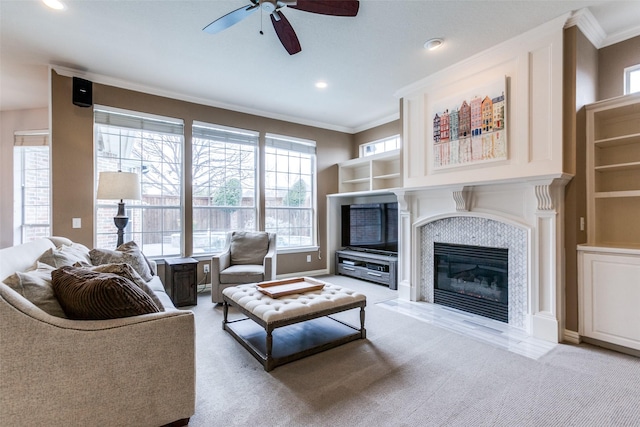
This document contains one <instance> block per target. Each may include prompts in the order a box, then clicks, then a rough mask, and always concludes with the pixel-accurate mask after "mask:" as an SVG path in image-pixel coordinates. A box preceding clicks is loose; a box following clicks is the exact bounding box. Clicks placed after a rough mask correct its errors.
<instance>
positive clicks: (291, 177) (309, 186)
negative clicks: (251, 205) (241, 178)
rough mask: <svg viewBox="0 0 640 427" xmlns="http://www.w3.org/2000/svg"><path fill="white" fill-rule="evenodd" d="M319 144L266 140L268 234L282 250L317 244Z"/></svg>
mask: <svg viewBox="0 0 640 427" xmlns="http://www.w3.org/2000/svg"><path fill="white" fill-rule="evenodd" d="M315 176H316V144H315V142H314V141H307V140H300V139H294V138H289V137H283V136H276V135H269V134H267V135H266V138H265V185H264V191H265V200H264V203H265V231H269V232H275V233H277V235H278V247H279V248H285V250H286V248H299V247H309V246H315V245H316V223H317V219H316V214H315V207H316V181H315Z"/></svg>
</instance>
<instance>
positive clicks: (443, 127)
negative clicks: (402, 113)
mask: <svg viewBox="0 0 640 427" xmlns="http://www.w3.org/2000/svg"><path fill="white" fill-rule="evenodd" d="M506 81H507V80H506V77H505V78H501V79H499V80H496V82H495V83H493V84H489V85H487V86H485V87H482V88H478V89H476V90H474V92H473V94H470V95H468V96H461V97H459V98H454V99H451V100H450V101H445V102H439V103H437V104H435V105H434V109H433V110H434V111H435V113H434V115H433V135H432V138H433V166H434V168H435V169H442V168H450V167H457V166H464V165H468V164H472V163H484V162H494V161H500V160H506V159H507V96H506V86H507V85H506Z"/></svg>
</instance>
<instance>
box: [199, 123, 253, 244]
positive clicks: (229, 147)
mask: <svg viewBox="0 0 640 427" xmlns="http://www.w3.org/2000/svg"><path fill="white" fill-rule="evenodd" d="M192 147H193V168H192V177H193V178H192V182H193V253H194V254H195V253H212V252H217V251H220V250H222V249H223V247H224V244H225V238H226V233H227V231H228V230H256V229H257V221H256V218H257V214H256V209H257V208H256V199H257V197H256V191H257V186H256V170H257V168H258V164H257V158H258V156H257V150H258V133H257V132H251V131H246V130H239V129H232V128H227V127H222V126H216V125H210V124H206V123H198V122H196V123H194V124H193V144H192Z"/></svg>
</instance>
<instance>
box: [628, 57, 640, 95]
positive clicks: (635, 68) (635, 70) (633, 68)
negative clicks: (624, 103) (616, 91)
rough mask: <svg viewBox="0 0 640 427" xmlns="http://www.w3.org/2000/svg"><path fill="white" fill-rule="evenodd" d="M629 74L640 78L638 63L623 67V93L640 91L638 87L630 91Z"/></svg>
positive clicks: (639, 65)
mask: <svg viewBox="0 0 640 427" xmlns="http://www.w3.org/2000/svg"><path fill="white" fill-rule="evenodd" d="M631 75H633V76H637V77H636V78H637V79H639V80H640V64H637V65H632V66H631V67H626V68H625V69H624V94H625V95H628V94H631V93H636V92H640V88H637V89H636V90H635V91H633V92H631Z"/></svg>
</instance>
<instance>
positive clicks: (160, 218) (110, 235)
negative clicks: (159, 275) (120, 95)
mask: <svg viewBox="0 0 640 427" xmlns="http://www.w3.org/2000/svg"><path fill="white" fill-rule="evenodd" d="M94 132H95V136H94V137H95V140H94V144H95V153H96V168H95V169H96V177H95V180H96V181H95V182H96V188H97V181H98V177H99V173H100V172H102V171H118V170H120V171H123V172H135V173H137V174H138V175H139V176H140V181H141V189H142V200H125V206H126V215H127V216H128V217H129V223H128V225H127V227H126V228H125V237H124V241H125V242H127V241H130V240H134V241H135V242H136V243H137V244H138V246H140V247H141V248H142V250H143V251H144V253H145V255H148V256H165V255H179V254H180V253H181V247H182V236H183V233H182V231H183V230H182V224H183V208H182V205H183V203H182V194H183V193H182V182H183V170H182V165H183V154H182V153H183V146H184V132H183V124H182V120H178V119H172V118H166V117H159V116H152V115H149V114H145V113H137V112H132V111H124V110H116V109H106V108H105V107H96V108H95V109H94ZM118 202H119V200H98V201H97V203H96V227H95V229H96V247H102V248H110V247H115V246H116V239H117V236H116V231H117V230H116V228H115V225H114V223H113V217H114V216H115V214H116V212H117V203H118Z"/></svg>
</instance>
